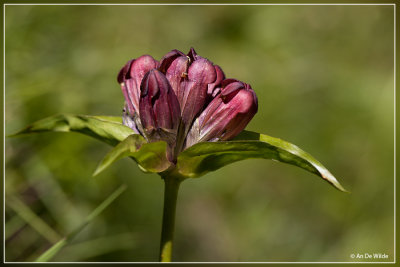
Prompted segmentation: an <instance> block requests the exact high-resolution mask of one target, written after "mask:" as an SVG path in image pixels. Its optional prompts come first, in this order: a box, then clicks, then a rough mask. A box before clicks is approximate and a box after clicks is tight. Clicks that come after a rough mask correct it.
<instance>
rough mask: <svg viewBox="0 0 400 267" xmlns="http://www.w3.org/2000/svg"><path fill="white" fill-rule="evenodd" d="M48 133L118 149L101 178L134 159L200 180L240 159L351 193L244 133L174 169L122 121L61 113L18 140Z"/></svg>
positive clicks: (271, 143)
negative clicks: (282, 166)
mask: <svg viewBox="0 0 400 267" xmlns="http://www.w3.org/2000/svg"><path fill="white" fill-rule="evenodd" d="M45 131H59V132H80V133H83V134H86V135H89V136H92V137H95V138H97V139H99V140H101V141H103V142H105V143H108V144H110V145H112V146H114V148H113V149H112V150H111V151H110V152H109V153H108V154H107V155H106V156H105V158H104V159H103V160H102V162H101V163H100V164H99V166H98V167H97V169H96V171H95V173H94V174H95V175H97V174H99V173H100V172H101V171H103V170H104V169H106V168H107V167H108V166H110V165H111V164H112V163H114V162H115V161H117V160H119V159H121V158H124V157H131V158H133V159H134V160H135V161H136V162H137V163H138V164H139V167H140V168H141V169H142V170H143V171H145V172H151V173H159V174H161V175H162V173H163V172H165V171H167V170H169V169H171V168H173V169H174V171H175V172H178V174H179V175H180V176H182V177H184V178H194V177H200V176H203V175H205V174H206V173H208V172H210V171H215V170H217V169H219V168H221V167H223V166H225V165H227V164H230V163H233V162H236V161H239V160H244V159H248V158H263V159H272V160H276V161H280V162H284V163H288V164H291V165H295V166H298V167H300V168H302V169H305V170H307V171H309V172H311V173H314V174H316V175H318V176H320V177H321V178H323V179H324V180H325V181H327V182H329V183H330V184H331V185H333V186H334V187H335V188H337V189H339V190H341V191H346V190H345V189H344V188H343V187H342V186H341V185H340V183H339V182H338V181H337V180H336V178H335V177H334V176H333V175H332V174H331V173H330V172H329V171H328V170H327V169H326V168H325V167H324V166H323V165H322V164H321V163H319V162H318V161H317V160H316V159H314V158H313V157H312V156H311V155H310V154H308V153H306V152H305V151H303V150H301V149H300V148H299V147H297V146H295V145H293V144H291V143H289V142H286V141H284V140H281V139H279V138H275V137H271V136H268V135H264V134H259V133H256V132H250V131H243V132H242V133H240V134H239V135H238V136H237V137H236V138H235V139H234V140H232V141H224V142H202V143H198V144H195V145H193V146H191V147H189V148H188V149H186V150H185V151H183V152H181V153H180V154H179V156H178V159H177V163H176V166H171V165H172V163H171V162H169V161H168V160H167V159H166V153H165V152H166V148H167V144H166V143H165V142H163V141H159V142H153V143H147V142H146V141H145V139H144V138H143V137H142V136H140V135H137V134H134V132H133V131H132V130H131V129H130V128H129V127H126V126H124V125H123V124H122V119H121V118H119V117H111V116H87V115H64V114H60V115H55V116H52V117H48V118H45V119H43V120H40V121H37V122H35V123H33V124H32V125H30V126H28V127H27V128H25V129H23V130H21V131H20V132H18V133H16V134H15V135H20V134H27V133H35V132H45Z"/></svg>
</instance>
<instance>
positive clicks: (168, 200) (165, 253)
mask: <svg viewBox="0 0 400 267" xmlns="http://www.w3.org/2000/svg"><path fill="white" fill-rule="evenodd" d="M163 178H164V182H165V189H164V212H163V221H162V230H161V245H160V261H161V262H171V260H172V245H173V237H174V225H175V210H176V200H177V198H178V190H179V185H180V183H181V181H182V180H181V179H180V177H179V176H176V175H173V174H170V175H168V176H164V177H163Z"/></svg>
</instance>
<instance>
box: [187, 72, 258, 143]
mask: <svg viewBox="0 0 400 267" xmlns="http://www.w3.org/2000/svg"><path fill="white" fill-rule="evenodd" d="M218 89H219V90H220V93H219V94H218V95H216V96H215V98H214V99H213V100H212V101H211V102H210V104H208V106H207V108H206V109H205V110H204V111H203V112H202V113H201V114H200V116H199V117H198V118H197V119H196V121H195V122H194V123H193V126H192V127H191V129H190V131H189V133H188V135H187V139H186V147H189V146H192V145H193V144H195V143H198V142H204V141H212V142H215V141H220V140H223V141H224V140H229V139H232V138H233V137H235V136H236V135H238V134H239V133H240V132H241V131H242V130H243V129H244V128H245V127H246V125H247V124H248V123H249V122H250V120H251V119H252V118H253V117H254V115H255V114H256V113H257V110H258V104H257V96H256V94H255V92H254V91H253V89H252V88H251V86H250V85H249V84H245V83H242V82H241V81H238V80H234V79H226V80H224V81H223V82H222V84H221V87H220V88H218Z"/></svg>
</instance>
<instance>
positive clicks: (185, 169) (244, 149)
mask: <svg viewBox="0 0 400 267" xmlns="http://www.w3.org/2000/svg"><path fill="white" fill-rule="evenodd" d="M248 158H264V159H272V160H277V161H280V162H284V163H289V164H292V165H295V166H298V167H300V168H303V169H305V170H307V171H309V172H312V173H314V174H316V175H318V176H320V177H321V178H323V179H324V180H325V181H327V182H329V183H330V184H332V185H333V186H334V187H335V188H337V189H339V190H341V191H344V192H346V190H345V189H344V188H343V187H342V186H341V185H340V184H339V182H338V181H337V180H336V178H335V177H334V176H333V175H332V174H331V173H330V172H329V171H328V170H327V169H326V168H325V167H324V166H323V165H322V164H321V163H319V162H318V161H317V160H316V159H315V158H313V157H312V156H311V155H310V154H308V153H307V152H305V151H303V150H301V149H300V148H299V147H297V146H295V145H293V144H291V143H288V142H286V141H284V140H281V139H279V138H275V137H271V136H268V135H264V134H259V133H255V132H249V131H243V132H242V133H241V134H240V135H239V136H237V137H236V138H235V139H234V140H232V141H226V142H202V143H198V144H196V145H194V146H192V147H190V148H188V149H186V150H185V151H183V152H182V153H181V154H180V155H179V156H178V162H177V170H178V172H179V173H180V174H181V175H183V176H185V177H193V178H194V177H200V176H202V175H204V174H206V173H208V172H210V171H215V170H217V169H219V168H221V167H223V166H225V165H227V164H230V163H233V162H236V161H239V160H244V159H248Z"/></svg>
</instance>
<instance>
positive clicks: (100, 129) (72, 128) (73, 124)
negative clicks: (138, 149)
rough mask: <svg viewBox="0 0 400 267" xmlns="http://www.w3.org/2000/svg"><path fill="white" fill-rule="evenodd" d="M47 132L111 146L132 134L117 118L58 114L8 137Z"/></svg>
mask: <svg viewBox="0 0 400 267" xmlns="http://www.w3.org/2000/svg"><path fill="white" fill-rule="evenodd" d="M49 131H52V132H79V133H82V134H85V135H88V136H91V137H94V138H96V139H98V140H101V141H103V142H105V143H107V144H110V145H113V146H114V145H116V144H118V143H119V142H121V141H122V140H124V139H125V138H126V137H128V136H129V135H131V134H133V130H132V129H130V128H129V127H127V126H125V125H123V124H122V119H120V118H119V117H112V116H88V115H72V114H58V115H54V116H51V117H47V118H44V119H42V120H39V121H36V122H34V123H32V124H31V125H29V126H28V127H26V128H24V129H22V130H20V131H18V132H17V133H15V134H12V135H10V137H13V136H18V135H22V134H30V133H39V132H49Z"/></svg>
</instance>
